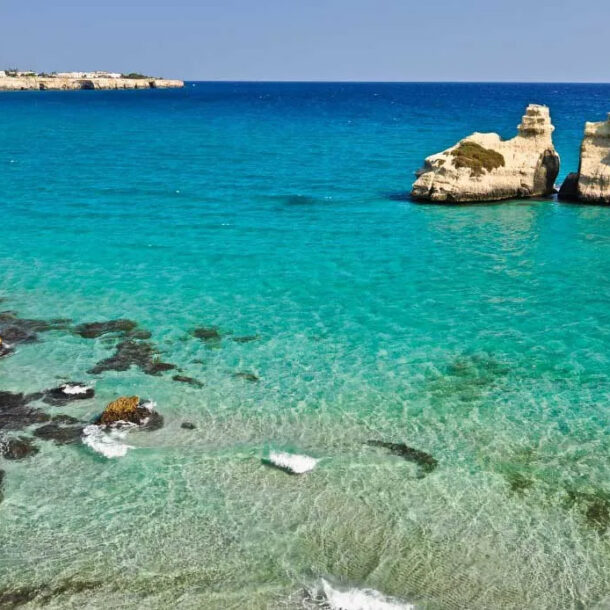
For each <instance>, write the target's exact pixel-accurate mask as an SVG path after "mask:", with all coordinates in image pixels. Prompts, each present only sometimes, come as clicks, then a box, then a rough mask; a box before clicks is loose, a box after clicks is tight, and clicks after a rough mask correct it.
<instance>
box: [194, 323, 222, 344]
mask: <svg viewBox="0 0 610 610" xmlns="http://www.w3.org/2000/svg"><path fill="white" fill-rule="evenodd" d="M191 334H192V335H193V337H195V338H196V339H201V340H202V341H205V342H206V343H215V342H218V341H220V339H221V336H220V332H219V331H218V328H216V327H215V326H210V327H207V328H206V327H204V326H201V327H199V328H195V329H194V330H193V331H192V333H191Z"/></svg>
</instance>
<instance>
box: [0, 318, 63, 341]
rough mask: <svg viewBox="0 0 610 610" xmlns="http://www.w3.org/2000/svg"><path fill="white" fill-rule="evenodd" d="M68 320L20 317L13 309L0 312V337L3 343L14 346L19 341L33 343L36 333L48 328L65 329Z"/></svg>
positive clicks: (36, 339)
mask: <svg viewBox="0 0 610 610" xmlns="http://www.w3.org/2000/svg"><path fill="white" fill-rule="evenodd" d="M69 324H70V320H67V319H63V318H62V319H54V320H49V321H48V322H47V321H45V320H33V319H30V318H20V317H19V316H17V314H16V313H15V312H14V311H3V312H0V337H2V340H3V342H4V343H6V344H9V345H10V346H12V347H14V346H15V345H18V344H20V343H33V342H35V341H38V334H39V333H43V332H48V331H50V330H66V329H67V328H69Z"/></svg>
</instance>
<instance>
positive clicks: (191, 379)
mask: <svg viewBox="0 0 610 610" xmlns="http://www.w3.org/2000/svg"><path fill="white" fill-rule="evenodd" d="M172 379H173V380H174V381H177V382H178V383H188V384H189V385H192V386H194V387H196V388H201V387H203V383H201V381H199V380H198V379H195V378H194V377H187V376H186V375H174V376H173V377H172Z"/></svg>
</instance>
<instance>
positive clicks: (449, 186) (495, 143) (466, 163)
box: [411, 104, 559, 203]
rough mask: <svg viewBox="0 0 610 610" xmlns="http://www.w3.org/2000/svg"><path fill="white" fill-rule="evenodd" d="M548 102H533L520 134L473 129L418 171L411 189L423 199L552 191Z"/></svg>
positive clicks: (555, 162)
mask: <svg viewBox="0 0 610 610" xmlns="http://www.w3.org/2000/svg"><path fill="white" fill-rule="evenodd" d="M554 129H555V128H554V127H553V125H552V124H551V117H550V114H549V109H548V108H547V107H546V106H539V105H536V104H530V105H529V106H528V107H527V109H526V111H525V115H524V116H523V118H522V120H521V124H520V125H519V127H518V134H517V135H516V136H515V137H514V138H512V139H510V140H502V139H501V138H500V136H499V135H498V134H496V133H473V134H472V135H470V136H468V137H466V138H464V139H463V140H460V142H458V143H457V144H456V145H455V146H452V147H451V148H448V149H447V150H445V151H443V152H441V153H439V154H435V155H432V156H430V157H428V158H427V159H426V160H425V164H424V167H423V169H421V170H419V171H418V172H417V180H416V181H415V182H414V184H413V189H412V191H411V195H412V197H413V198H414V199H416V200H420V201H433V202H437V203H463V202H474V201H497V200H501V199H516V198H522V197H535V196H540V195H550V194H551V193H553V191H554V183H555V178H557V174H558V173H559V155H558V154H557V152H556V151H555V148H554V146H553V141H552V137H551V134H552V133H553V130H554Z"/></svg>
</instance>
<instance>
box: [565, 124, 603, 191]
mask: <svg viewBox="0 0 610 610" xmlns="http://www.w3.org/2000/svg"><path fill="white" fill-rule="evenodd" d="M559 198H560V199H565V200H568V201H570V200H571V201H582V202H583V203H610V114H608V118H607V119H606V120H605V121H600V122H599V123H590V122H587V123H585V135H584V138H583V141H582V144H581V146H580V164H579V168H578V172H577V173H572V174H569V175H568V176H567V178H566V179H565V180H564V183H563V184H562V186H561V189H560V191H559Z"/></svg>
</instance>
